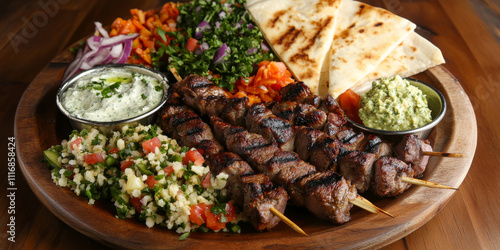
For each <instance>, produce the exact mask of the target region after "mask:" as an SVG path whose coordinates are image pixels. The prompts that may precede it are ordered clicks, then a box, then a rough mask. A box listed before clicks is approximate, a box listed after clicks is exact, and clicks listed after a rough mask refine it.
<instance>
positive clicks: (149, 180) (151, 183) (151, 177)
mask: <svg viewBox="0 0 500 250" xmlns="http://www.w3.org/2000/svg"><path fill="white" fill-rule="evenodd" d="M156 183H158V181H157V180H156V179H155V176H154V175H149V176H148V178H147V179H146V184H148V186H149V187H150V188H154V187H155V185H156Z"/></svg>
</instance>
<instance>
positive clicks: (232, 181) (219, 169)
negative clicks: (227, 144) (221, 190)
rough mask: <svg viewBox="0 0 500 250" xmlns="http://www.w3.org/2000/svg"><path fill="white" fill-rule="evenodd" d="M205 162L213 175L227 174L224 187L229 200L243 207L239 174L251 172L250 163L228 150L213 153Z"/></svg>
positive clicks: (241, 184)
mask: <svg viewBox="0 0 500 250" xmlns="http://www.w3.org/2000/svg"><path fill="white" fill-rule="evenodd" d="M207 163H208V166H209V167H210V173H211V174H212V175H213V176H217V175H219V174H220V173H226V174H227V175H228V176H229V177H228V178H227V182H226V183H227V184H226V188H227V191H228V193H229V195H230V197H231V200H233V201H234V202H235V203H236V204H238V205H240V206H242V207H243V205H244V199H243V198H244V197H243V192H242V191H243V187H244V185H243V183H242V181H241V175H245V174H252V173H253V170H252V168H251V167H250V165H248V163H246V162H245V161H243V160H242V159H241V158H240V157H239V156H238V155H236V154H233V153H230V152H222V153H219V154H216V155H213V156H212V157H210V158H209V160H208V162H207Z"/></svg>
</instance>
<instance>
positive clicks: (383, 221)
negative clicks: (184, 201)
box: [15, 50, 477, 249]
mask: <svg viewBox="0 0 500 250" xmlns="http://www.w3.org/2000/svg"><path fill="white" fill-rule="evenodd" d="M72 58H73V56H72V54H71V53H70V52H69V50H67V51H65V52H63V53H61V54H60V55H58V56H57V57H56V58H54V60H53V61H52V62H51V63H50V64H49V65H48V66H47V67H46V68H45V69H44V70H42V71H41V72H40V73H39V75H38V76H37V77H36V78H35V80H34V81H33V82H32V83H31V84H30V85H29V87H28V88H27V89H26V91H25V93H24V94H23V96H22V98H21V100H20V103H19V106H18V108H17V112H16V118H15V136H16V140H17V143H18V145H17V155H18V160H19V165H20V169H21V171H22V173H23V174H24V177H25V178H26V180H27V183H28V184H29V186H30V188H31V189H32V190H33V192H34V193H35V195H36V196H37V198H38V199H39V200H40V201H41V202H42V203H43V204H44V205H45V206H46V207H47V208H48V209H49V210H50V211H51V212H52V213H53V214H54V215H56V216H57V217H58V218H60V219H61V220H62V221H64V222H65V223H66V224H68V225H69V226H71V227H73V228H74V229H76V230H78V231H79V232H81V233H83V234H85V235H87V236H89V237H91V238H93V239H95V240H97V241H99V242H101V243H103V244H106V245H109V246H118V247H124V248H141V249H164V248H186V247H189V248H215V247H225V248H228V247H229V248H245V247H252V248H267V247H273V248H284V247H308V248H309V247H329V248H346V249H360V248H377V247H382V246H385V245H387V244H390V243H391V242H393V241H395V240H397V239H400V238H402V237H404V236H406V235H408V234H410V233H411V232H413V231H414V230H416V229H417V228H419V227H420V226H422V225H423V224H425V223H426V222H427V221H429V220H430V219H431V218H432V217H433V216H434V215H435V214H436V213H437V212H438V211H439V210H440V209H441V208H442V207H443V206H444V205H445V204H446V203H447V202H448V201H449V199H450V198H451V196H452V195H453V194H454V192H460V191H453V190H442V189H430V188H425V187H415V186H414V187H411V188H410V190H408V191H407V192H405V193H404V194H403V195H401V196H399V197H397V198H395V199H389V198H386V199H378V198H372V197H369V198H370V199H371V201H372V202H374V203H375V204H376V205H377V206H379V207H380V208H382V209H384V210H386V211H388V212H390V213H391V214H393V215H395V216H396V218H394V219H393V218H390V217H387V216H385V215H383V214H370V213H368V212H366V211H363V210H360V209H358V208H354V209H353V210H351V213H352V220H351V221H350V222H348V223H346V224H344V225H340V226H338V225H332V224H330V223H328V222H325V221H321V220H319V219H316V218H315V217H314V216H312V215H310V213H309V212H307V210H305V209H303V208H295V207H288V208H287V210H286V212H285V215H287V216H288V217H289V218H290V219H292V220H293V221H294V222H295V223H297V224H298V225H299V226H300V227H301V228H302V229H304V231H305V232H306V233H308V234H309V237H304V236H302V235H300V234H298V233H295V232H294V231H292V229H290V228H288V227H287V226H286V225H285V224H284V223H280V225H279V226H278V227H276V228H275V229H273V230H272V231H270V232H263V233H258V232H255V231H254V230H253V229H252V228H250V227H248V228H245V227H243V230H242V231H243V232H242V233H241V234H234V233H191V235H190V236H189V238H188V240H186V241H179V240H178V237H179V235H178V234H176V233H175V232H173V231H170V230H168V229H166V228H162V227H160V226H155V227H154V228H148V227H146V225H145V224H144V223H143V222H140V221H138V220H135V219H127V220H120V219H117V218H115V216H114V215H115V209H114V207H113V205H112V204H111V202H108V201H98V202H96V204H95V205H88V204H87V200H86V199H85V198H83V197H78V196H76V195H75V194H74V193H73V192H71V191H70V190H68V189H66V188H61V187H58V186H56V185H55V184H54V183H53V182H52V179H51V176H50V171H49V169H48V167H47V166H46V165H45V164H44V163H42V162H41V160H42V158H43V156H42V151H43V150H44V149H47V148H49V147H50V146H52V145H56V144H59V143H60V142H61V140H63V139H67V137H68V135H69V134H70V132H71V130H72V128H71V127H70V124H69V121H68V120H67V119H66V118H65V117H64V116H63V115H62V114H61V113H60V112H59V111H58V110H57V107H56V93H57V90H58V88H59V86H60V84H61V78H62V75H63V73H64V70H65V69H66V67H67V66H68V64H69V62H70V61H71V60H72ZM414 77H415V78H417V79H419V80H423V81H426V82H428V83H430V84H432V85H433V86H435V87H437V88H438V89H439V90H441V91H442V92H443V94H444V96H445V98H446V101H447V103H448V110H447V114H446V116H445V118H444V119H443V120H442V121H441V123H440V124H439V125H438V126H437V127H436V128H434V130H433V131H432V133H431V135H430V137H429V139H430V140H431V142H432V145H433V146H434V149H435V150H436V151H446V152H458V153H463V154H465V155H466V158H455V159H452V158H436V157H434V158H431V160H430V161H429V166H428V169H427V170H426V172H425V175H424V177H423V179H425V180H429V181H433V182H437V183H440V184H443V185H448V186H452V187H459V186H460V184H461V183H462V181H463V180H464V178H465V176H466V175H467V172H468V170H469V168H470V165H471V162H472V159H473V156H474V153H475V149H476V144H477V126H476V118H475V114H474V110H473V108H472V105H471V103H470V101H469V98H468V97H467V95H466V94H465V92H464V90H463V89H462V87H461V86H460V83H459V82H458V81H457V80H456V79H455V78H454V77H453V76H452V75H451V74H450V73H449V72H448V71H447V70H446V69H445V68H444V67H443V66H437V67H434V68H432V69H429V70H427V71H426V72H424V73H422V74H419V75H417V76H414Z"/></svg>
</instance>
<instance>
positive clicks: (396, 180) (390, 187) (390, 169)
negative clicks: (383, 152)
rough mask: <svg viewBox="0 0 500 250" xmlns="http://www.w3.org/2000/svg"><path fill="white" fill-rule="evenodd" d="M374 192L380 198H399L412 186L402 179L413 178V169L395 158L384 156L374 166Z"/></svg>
mask: <svg viewBox="0 0 500 250" xmlns="http://www.w3.org/2000/svg"><path fill="white" fill-rule="evenodd" d="M374 171H375V175H374V179H373V186H372V191H373V192H374V193H375V194H376V195H378V196H382V197H384V196H388V197H393V196H398V195H400V194H402V193H403V192H404V191H406V190H407V189H408V188H410V186H411V184H409V183H406V182H403V181H402V177H403V176H407V177H413V176H414V171H413V169H412V168H411V167H410V166H408V165H407V164H406V163H404V162H403V161H401V160H398V159H396V158H394V157H388V156H382V157H380V158H379V159H378V160H377V161H376V162H375V164H374Z"/></svg>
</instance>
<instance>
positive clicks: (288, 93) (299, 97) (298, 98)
mask: <svg viewBox="0 0 500 250" xmlns="http://www.w3.org/2000/svg"><path fill="white" fill-rule="evenodd" d="M280 94H281V100H282V101H291V102H298V103H307V104H310V105H313V106H314V107H318V106H319V104H320V102H321V98H320V97H319V96H317V95H314V94H313V93H312V92H311V89H309V87H307V85H305V84H304V83H303V82H298V83H296V84H288V85H287V86H285V87H283V88H282V89H281V90H280Z"/></svg>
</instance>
